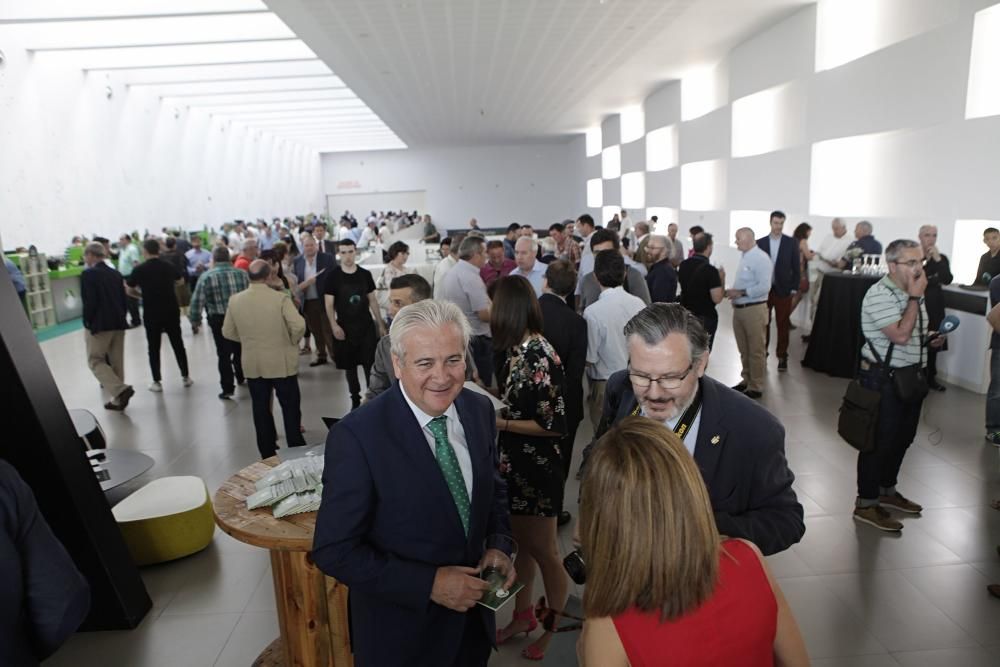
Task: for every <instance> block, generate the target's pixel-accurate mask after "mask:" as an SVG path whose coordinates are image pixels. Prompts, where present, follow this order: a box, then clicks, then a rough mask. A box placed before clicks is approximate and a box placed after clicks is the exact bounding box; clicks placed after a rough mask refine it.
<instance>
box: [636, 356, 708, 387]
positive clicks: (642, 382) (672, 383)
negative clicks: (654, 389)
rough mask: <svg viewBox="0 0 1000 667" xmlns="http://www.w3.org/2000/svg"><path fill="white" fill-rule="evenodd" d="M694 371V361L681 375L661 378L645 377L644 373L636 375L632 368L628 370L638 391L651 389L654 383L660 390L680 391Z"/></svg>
mask: <svg viewBox="0 0 1000 667" xmlns="http://www.w3.org/2000/svg"><path fill="white" fill-rule="evenodd" d="M693 369H694V362H693V361H692V362H691V363H690V364H689V365H688V367H687V370H685V371H684V373H683V374H681V375H661V376H660V377H655V378H654V377H649V376H648V375H643V374H642V373H636V372H635V371H633V370H632V367H631V366H629V368H628V379H629V380H631V381H632V385H633V386H634V387H635V388H636V389H649V388H650V387H651V386H652V385H653V383H656V386H658V387H659V388H660V389H667V390H670V389H679V388H680V386H681V385H682V384H684V380H686V379H687V376H688V375H690V374H691V371H692V370H693Z"/></svg>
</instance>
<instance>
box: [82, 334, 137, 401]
mask: <svg viewBox="0 0 1000 667" xmlns="http://www.w3.org/2000/svg"><path fill="white" fill-rule="evenodd" d="M83 338H84V341H86V343H87V365H88V366H90V372H91V373H93V374H94V377H96V378H97V381H98V382H100V383H101V385H102V386H103V387H104V388H105V389H107V390H108V391H109V392H111V398H116V397H118V396H119V395H120V394H121V393H122V392H123V391H125V387H126V386H127V385H126V384H125V361H124V360H125V332H124V331H123V330H118V331H101V332H99V333H96V334H95V333H90V331H88V330H86V329H84V333H83Z"/></svg>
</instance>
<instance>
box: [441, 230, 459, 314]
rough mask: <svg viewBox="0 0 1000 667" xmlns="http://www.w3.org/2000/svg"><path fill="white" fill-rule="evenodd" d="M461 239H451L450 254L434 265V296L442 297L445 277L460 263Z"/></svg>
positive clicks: (448, 247)
mask: <svg viewBox="0 0 1000 667" xmlns="http://www.w3.org/2000/svg"><path fill="white" fill-rule="evenodd" d="M460 245H461V240H459V239H450V242H449V244H448V246H447V249H448V254H447V255H445V256H444V257H443V258H442V259H441V261H440V262H438V263H437V266H435V267H434V298H435V299H442V298H444V297H443V294H444V277H445V276H446V275H448V272H449V271H451V268H452V267H453V266H455V265H456V264H458V246H460Z"/></svg>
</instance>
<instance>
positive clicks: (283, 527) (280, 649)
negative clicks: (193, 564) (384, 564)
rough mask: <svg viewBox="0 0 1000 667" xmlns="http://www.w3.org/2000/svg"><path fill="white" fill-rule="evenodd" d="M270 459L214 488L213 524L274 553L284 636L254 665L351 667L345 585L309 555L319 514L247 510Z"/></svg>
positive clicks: (271, 462) (273, 459) (274, 460)
mask: <svg viewBox="0 0 1000 667" xmlns="http://www.w3.org/2000/svg"><path fill="white" fill-rule="evenodd" d="M279 463H280V461H278V458H277V457H271V458H269V459H265V460H263V461H260V462H258V463H254V464H252V465H249V466H247V467H246V468H244V469H243V470H240V471H239V472H238V473H236V474H235V475H233V476H232V477H230V478H229V479H228V480H226V481H225V482H224V483H223V485H222V486H221V487H219V490H218V491H216V492H215V498H214V499H213V501H214V502H213V504H214V506H215V522H216V524H218V526H219V528H221V529H222V530H223V531H225V532H226V533H228V534H229V535H231V536H232V537H233V538H235V539H237V540H239V541H240V542H246V543H247V544H252V545H254V546H256V547H261V548H262V549H268V550H269V551H270V552H271V574H272V576H273V578H274V599H275V602H276V603H277V607H278V626H279V628H278V629H279V631H280V636H279V637H278V639H276V640H274V641H273V642H272V643H271V645H270V646H268V647H267V648H266V649H264V652H263V653H261V654H260V657H258V658H257V660H256V661H255V662H254V667H258V666H259V667H272V666H275V667H277V666H279V665H280V666H282V667H284V666H287V667H314V666H315V667H353V665H354V657H353V656H352V655H351V638H350V633H349V629H348V625H347V586H345V585H343V584H341V583H340V582H338V581H337V580H336V579H332V578H330V577H327V576H326V575H324V574H323V573H322V572H321V571H320V570H319V568H317V567H316V566H315V565H314V564H313V562H312V559H311V558H310V553H309V552H310V551H311V550H312V541H313V531H314V530H315V528H316V512H305V513H302V514H294V515H292V516H289V517H285V518H284V519H276V518H274V516H273V515H272V514H271V509H270V508H262V509H256V510H248V509H247V504H246V499H247V497H248V496H249V495H250V494H252V493H254V492H255V491H256V487H255V486H254V482H256V481H257V480H258V479H260V478H261V477H263V476H264V475H265V474H267V472H268V471H269V470H270V469H271V468H273V467H275V466H276V465H278V464H279Z"/></svg>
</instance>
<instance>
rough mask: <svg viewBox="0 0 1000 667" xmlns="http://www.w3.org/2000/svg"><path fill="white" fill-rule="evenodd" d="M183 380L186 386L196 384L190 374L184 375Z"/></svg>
mask: <svg viewBox="0 0 1000 667" xmlns="http://www.w3.org/2000/svg"><path fill="white" fill-rule="evenodd" d="M183 382H184V386H185V387H190V386H191V385H193V384H194V380H192V379H191V378H190V377H189V376H187V375H185V376H184V380H183Z"/></svg>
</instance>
